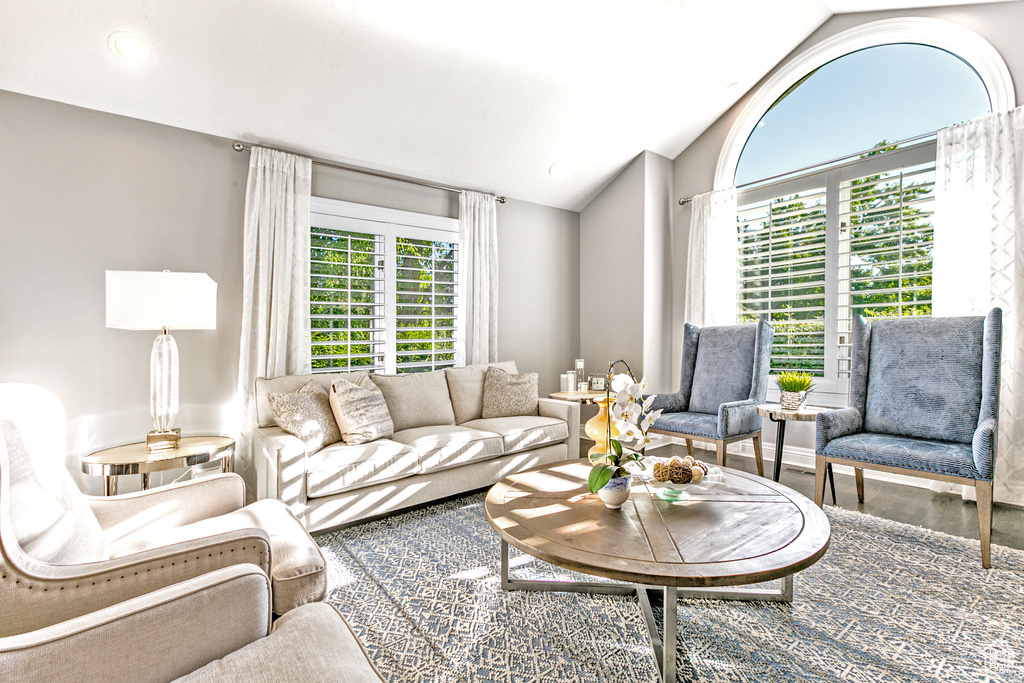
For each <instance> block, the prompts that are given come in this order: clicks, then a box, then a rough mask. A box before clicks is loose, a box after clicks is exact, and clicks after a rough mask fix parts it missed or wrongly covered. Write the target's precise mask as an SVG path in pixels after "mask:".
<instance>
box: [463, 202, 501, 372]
mask: <svg viewBox="0 0 1024 683" xmlns="http://www.w3.org/2000/svg"><path fill="white" fill-rule="evenodd" d="M459 275H460V277H459V320H460V327H461V330H462V334H461V336H460V339H459V340H458V343H457V344H456V353H455V362H456V364H457V365H473V364H476V363H492V362H494V361H496V360H498V211H497V201H496V200H495V198H494V196H493V195H487V194H481V193H479V192H470V191H469V190H463V191H462V195H461V196H460V197H459Z"/></svg>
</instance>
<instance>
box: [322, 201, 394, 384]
mask: <svg viewBox="0 0 1024 683" xmlns="http://www.w3.org/2000/svg"><path fill="white" fill-rule="evenodd" d="M314 222H315V218H314ZM309 294H310V308H309V319H310V328H311V339H310V343H311V349H310V351H311V361H312V366H313V372H341V371H350V370H368V371H372V372H383V371H384V352H385V342H386V336H385V334H386V329H385V321H386V314H385V312H386V304H387V300H386V298H385V292H384V236H383V235H374V234H369V233H357V232H350V231H345V230H331V229H330V228H321V227H317V226H315V225H314V226H313V227H312V231H311V251H310V278H309Z"/></svg>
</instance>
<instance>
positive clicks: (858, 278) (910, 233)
mask: <svg viewBox="0 0 1024 683" xmlns="http://www.w3.org/2000/svg"><path fill="white" fill-rule="evenodd" d="M839 191H840V193H841V195H842V201H841V203H840V207H841V208H840V214H839V221H840V228H839V247H838V285H839V286H838V305H839V317H838V339H837V343H838V346H839V348H840V352H839V358H838V368H837V369H838V372H839V373H840V374H841V375H845V376H849V372H850V354H849V342H850V338H849V335H850V329H851V324H852V321H853V317H854V316H858V315H862V316H864V317H865V318H906V317H909V316H921V315H924V316H929V315H931V313H932V247H933V236H934V232H935V231H934V228H933V227H932V214H933V213H934V203H935V163H934V162H929V163H926V164H921V165H919V166H914V167H910V168H904V169H896V170H893V171H887V172H884V173H879V174H874V175H870V176H867V177H861V178H856V179H853V180H849V181H844V182H843V183H842V184H841V185H840V190H839Z"/></svg>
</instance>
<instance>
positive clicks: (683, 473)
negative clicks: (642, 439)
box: [668, 462, 693, 484]
mask: <svg viewBox="0 0 1024 683" xmlns="http://www.w3.org/2000/svg"><path fill="white" fill-rule="evenodd" d="M668 475H669V479H671V480H672V483H673V484H688V483H690V479H692V478H693V470H692V469H690V466H689V465H687V464H686V463H685V462H678V463H672V464H671V465H669V467H668Z"/></svg>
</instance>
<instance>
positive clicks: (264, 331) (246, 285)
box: [237, 147, 313, 490]
mask: <svg viewBox="0 0 1024 683" xmlns="http://www.w3.org/2000/svg"><path fill="white" fill-rule="evenodd" d="M312 169H313V164H312V162H311V161H310V160H309V159H306V158H304V157H298V156H295V155H294V154H287V153H285V152H278V151H276V150H271V149H264V148H262V147H253V148H252V153H251V156H250V157H249V182H248V185H247V186H246V190H245V226H244V237H243V268H242V335H241V339H240V342H239V354H238V388H237V392H238V398H239V401H240V402H241V404H242V405H244V415H245V424H244V425H243V426H242V436H243V439H242V442H241V443H239V444H238V455H239V456H240V458H239V459H240V460H241V461H242V462H243V463H246V464H248V463H250V462H251V458H250V454H249V444H248V440H247V439H246V438H245V434H246V433H247V430H248V428H249V426H250V425H251V424H252V422H253V414H254V413H253V411H254V407H253V405H251V401H252V394H253V384H254V382H255V380H256V378H257V377H277V376H279V375H298V374H306V373H309V372H310V337H309V248H310V235H309V220H310V219H309V197H310V189H311V182H312ZM244 475H245V473H244V472H243V476H244ZM251 490H255V488H252V489H251Z"/></svg>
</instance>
